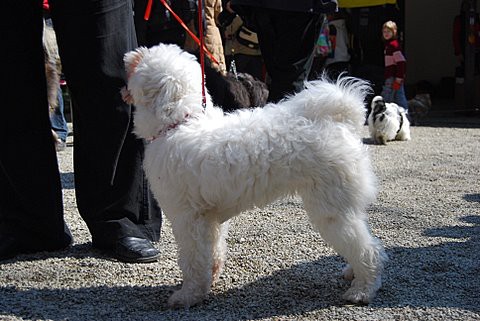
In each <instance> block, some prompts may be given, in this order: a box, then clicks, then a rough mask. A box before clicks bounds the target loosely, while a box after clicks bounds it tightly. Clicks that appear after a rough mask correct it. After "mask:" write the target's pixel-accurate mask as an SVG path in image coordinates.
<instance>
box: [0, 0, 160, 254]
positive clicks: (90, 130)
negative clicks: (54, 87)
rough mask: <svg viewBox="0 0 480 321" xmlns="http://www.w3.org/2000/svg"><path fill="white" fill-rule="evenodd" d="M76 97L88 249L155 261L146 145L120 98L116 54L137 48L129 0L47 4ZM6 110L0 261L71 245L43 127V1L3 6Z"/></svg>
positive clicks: (122, 77)
mask: <svg viewBox="0 0 480 321" xmlns="http://www.w3.org/2000/svg"><path fill="white" fill-rule="evenodd" d="M49 4H50V12H51V14H52V21H53V26H54V28H55V32H56V36H57V42H58V46H59V52H60V58H61V60H62V67H63V71H64V73H65V75H66V78H67V79H68V85H69V89H70V91H71V96H72V99H73V102H74V108H73V123H74V144H75V146H74V177H75V192H76V199H77V205H78V211H79V213H80V215H81V216H82V218H83V219H84V221H85V222H86V224H87V226H88V228H89V231H90V233H91V235H92V245H93V246H94V247H95V248H98V249H101V250H103V251H105V252H106V253H108V254H109V255H110V256H113V257H115V258H117V259H119V260H121V261H127V262H152V261H156V260H157V259H158V257H159V254H160V253H159V251H158V250H157V249H156V248H155V246H154V244H152V241H153V242H154V241H157V240H158V239H159V237H160V227H161V218H162V217H161V210H160V208H159V206H158V204H157V203H156V201H155V200H154V199H153V197H152V196H151V194H150V191H149V190H148V187H147V186H148V185H147V182H146V179H145V176H144V173H143V169H142V161H143V150H144V142H143V141H142V140H140V139H137V138H136V137H135V136H134V134H133V133H132V127H133V114H132V112H133V106H131V105H128V104H126V103H125V102H123V100H122V97H121V95H120V92H119V91H120V88H122V87H123V86H124V85H125V83H126V74H125V69H124V63H123V56H124V54H125V53H126V52H128V51H130V50H133V49H134V48H135V47H136V46H137V42H136V37H135V29H134V24H133V11H132V2H131V0H95V1H94V0H88V1H63V0H49ZM3 6H4V10H5V12H8V14H7V15H6V16H5V18H4V19H2V28H1V29H2V41H4V43H5V44H8V46H9V49H8V50H4V51H3V53H2V55H3V58H2V61H8V63H7V64H4V67H3V73H2V75H3V77H4V79H3V84H4V89H3V90H4V92H5V93H8V94H6V95H5V97H4V98H5V101H4V103H5V106H8V107H7V108H4V109H3V112H2V116H1V117H0V260H2V259H6V258H11V257H15V256H16V255H18V254H21V253H27V252H37V251H55V250H60V249H64V248H66V247H68V246H69V245H70V244H71V242H72V236H71V234H70V231H69V229H68V227H67V225H66V224H65V221H64V217H63V204H62V186H61V180H60V173H59V170H58V164H57V158H56V153H55V147H54V143H53V140H52V134H51V130H50V121H49V116H48V102H47V94H46V78H45V66H44V56H43V47H42V28H43V21H42V18H43V17H42V0H31V1H17V0H7V1H5V2H4V3H3Z"/></svg>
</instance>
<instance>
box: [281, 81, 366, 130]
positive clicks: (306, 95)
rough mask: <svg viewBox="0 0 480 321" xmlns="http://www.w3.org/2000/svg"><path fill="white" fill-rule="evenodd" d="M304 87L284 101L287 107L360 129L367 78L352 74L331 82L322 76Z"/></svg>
mask: <svg viewBox="0 0 480 321" xmlns="http://www.w3.org/2000/svg"><path fill="white" fill-rule="evenodd" d="M305 88H306V89H305V90H303V91H302V92H300V93H298V94H296V95H295V96H293V97H291V98H290V99H288V100H287V101H285V103H286V104H287V105H288V108H291V109H296V110H295V112H296V113H297V114H300V115H302V116H304V117H305V118H308V119H312V120H321V119H322V120H323V119H327V120H331V121H334V122H340V123H343V124H346V125H347V126H348V127H350V128H351V129H352V130H353V131H356V132H360V130H361V129H362V127H363V125H364V124H365V117H366V108H365V104H364V102H365V97H366V95H367V94H368V93H370V92H371V88H370V85H369V83H368V82H367V81H364V80H361V79H358V78H354V77H339V78H338V79H337V81H331V80H329V79H327V78H326V77H322V78H321V79H318V80H314V81H311V82H307V83H306V84H305Z"/></svg>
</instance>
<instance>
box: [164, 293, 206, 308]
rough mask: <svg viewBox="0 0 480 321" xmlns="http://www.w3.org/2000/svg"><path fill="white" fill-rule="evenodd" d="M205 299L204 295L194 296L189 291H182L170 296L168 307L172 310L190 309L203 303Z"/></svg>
mask: <svg viewBox="0 0 480 321" xmlns="http://www.w3.org/2000/svg"><path fill="white" fill-rule="evenodd" d="M203 299H204V296H203V295H192V293H187V291H185V290H183V289H181V290H178V291H176V292H174V293H173V294H172V295H171V296H170V298H169V299H168V306H169V307H170V308H172V309H176V308H189V307H191V306H194V305H196V304H198V303H200V302H202V301H203Z"/></svg>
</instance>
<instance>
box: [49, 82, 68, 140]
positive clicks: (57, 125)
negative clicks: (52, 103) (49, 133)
mask: <svg viewBox="0 0 480 321" xmlns="http://www.w3.org/2000/svg"><path fill="white" fill-rule="evenodd" d="M50 122H51V123H52V129H53V130H54V131H55V132H56V133H57V135H58V138H60V139H61V140H62V141H64V142H65V141H67V136H68V125H67V120H66V119H65V114H64V103H63V96H62V89H61V88H60V86H59V87H58V106H57V108H55V110H54V112H53V113H51V114H50Z"/></svg>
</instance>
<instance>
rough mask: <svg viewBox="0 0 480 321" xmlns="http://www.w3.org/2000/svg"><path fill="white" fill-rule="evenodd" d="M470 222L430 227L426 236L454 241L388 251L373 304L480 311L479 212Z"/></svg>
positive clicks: (469, 218)
mask: <svg viewBox="0 0 480 321" xmlns="http://www.w3.org/2000/svg"><path fill="white" fill-rule="evenodd" d="M461 221H462V222H466V223H469V224H471V226H445V227H438V228H430V229H427V230H425V231H424V233H423V234H424V236H426V237H432V238H440V237H441V238H447V239H451V241H447V242H443V243H440V244H438V245H435V246H428V247H418V248H405V247H397V248H393V249H390V250H389V251H388V254H389V257H390V261H389V263H388V265H387V267H386V272H385V279H384V286H383V287H382V289H381V290H380V291H379V294H378V297H377V300H375V302H374V303H373V306H378V307H398V306H400V307H403V306H411V307H445V308H458V309H464V310H470V311H473V312H479V311H480V298H479V297H478V293H479V291H480V278H479V277H478V275H480V264H479V262H480V216H476V215H471V216H466V217H463V218H461Z"/></svg>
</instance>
